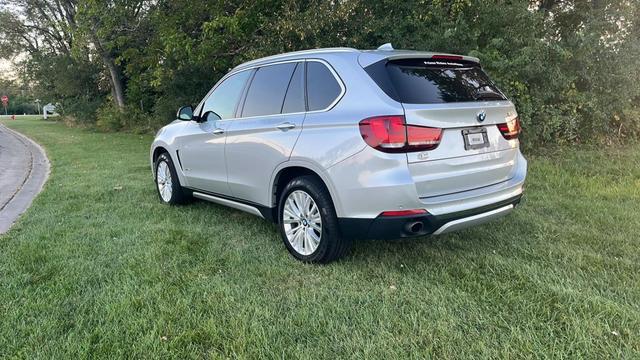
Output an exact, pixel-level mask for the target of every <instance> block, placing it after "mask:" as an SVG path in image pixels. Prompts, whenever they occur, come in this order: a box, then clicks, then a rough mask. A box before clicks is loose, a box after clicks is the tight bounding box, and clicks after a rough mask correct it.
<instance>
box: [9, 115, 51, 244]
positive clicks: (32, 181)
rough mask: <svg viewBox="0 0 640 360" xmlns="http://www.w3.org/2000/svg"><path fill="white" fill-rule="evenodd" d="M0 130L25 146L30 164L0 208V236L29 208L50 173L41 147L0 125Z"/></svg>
mask: <svg viewBox="0 0 640 360" xmlns="http://www.w3.org/2000/svg"><path fill="white" fill-rule="evenodd" d="M0 129H2V130H3V131H5V132H6V133H8V134H11V135H12V136H14V137H15V138H16V139H18V140H19V141H20V142H22V143H23V144H25V146H26V148H27V149H29V151H30V156H31V164H30V166H29V174H28V175H27V177H26V178H25V180H24V181H23V182H22V184H21V185H20V186H19V188H18V189H17V190H16V192H15V193H14V194H13V196H12V197H11V198H10V199H9V201H7V202H6V203H5V204H4V205H3V206H2V208H0V234H4V233H6V232H7V231H9V229H10V228H11V226H12V225H13V224H14V223H15V222H16V221H17V220H18V218H19V217H20V215H22V214H23V213H24V212H25V211H26V210H27V209H28V208H29V206H31V203H32V202H33V199H35V197H36V196H37V195H38V194H39V193H40V191H42V189H43V187H44V184H45V183H46V182H47V180H48V178H49V174H50V173H51V163H50V162H49V158H48V157H47V153H46V151H45V150H44V148H43V147H42V146H40V145H39V144H38V143H36V142H35V141H33V140H31V139H30V138H29V137H27V136H25V135H23V134H21V133H19V132H17V131H15V130H12V129H10V128H9V127H7V126H5V125H3V124H0Z"/></svg>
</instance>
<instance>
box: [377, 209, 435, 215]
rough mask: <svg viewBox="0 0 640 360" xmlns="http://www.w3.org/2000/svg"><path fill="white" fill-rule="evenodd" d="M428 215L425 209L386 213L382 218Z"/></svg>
mask: <svg viewBox="0 0 640 360" xmlns="http://www.w3.org/2000/svg"><path fill="white" fill-rule="evenodd" d="M422 214H427V210H425V209H415V210H395V211H385V212H383V213H382V214H380V216H409V215H422Z"/></svg>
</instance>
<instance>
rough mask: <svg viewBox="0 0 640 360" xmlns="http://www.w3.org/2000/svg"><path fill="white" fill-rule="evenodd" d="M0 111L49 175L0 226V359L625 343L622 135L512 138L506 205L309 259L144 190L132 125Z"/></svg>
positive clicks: (638, 228)
mask: <svg viewBox="0 0 640 360" xmlns="http://www.w3.org/2000/svg"><path fill="white" fill-rule="evenodd" d="M2 122H3V123H5V124H7V125H8V126H10V127H11V128H13V129H15V130H18V131H20V132H22V133H24V134H26V135H28V136H30V137H32V138H33V139H35V140H36V141H37V142H39V143H40V144H42V145H44V147H45V148H46V150H47V153H48V156H49V158H50V160H51V162H52V174H51V177H50V178H49V181H48V183H47V185H46V187H45V189H44V191H43V192H42V193H41V194H40V196H39V197H38V198H37V199H36V201H35V202H34V205H33V207H32V208H31V209H30V210H29V211H28V212H27V213H26V214H25V216H23V218H22V219H21V220H20V221H19V223H18V224H17V225H16V226H15V227H14V228H13V229H12V230H11V231H10V232H9V233H8V234H6V235H4V236H0V358H2V357H19V358H33V357H41V358H61V357H65V358H71V357H81V358H86V357H90V356H113V357H131V358H141V357H144V358H148V357H173V358H196V357H213V358H219V357H224V358H227V357H231V358H247V357H249V358H255V357H269V358H287V359H288V358H327V359H334V358H344V357H362V358H385V359H386V358H391V357H398V358H423V357H428V356H430V355H431V356H433V357H434V358H442V357H448V358H453V357H463V356H480V357H488V356H493V357H498V356H499V357H536V358H537V357H554V358H563V357H571V358H573V357H590V358H611V357H614V358H620V357H624V358H634V357H635V358H637V357H640V250H639V249H638V246H639V240H638V239H639V238H638V234H639V233H640V146H633V147H627V148H612V149H602V148H595V147H573V148H566V149H563V150H554V151H551V152H549V153H548V154H546V155H545V156H531V155H530V156H528V158H529V160H530V161H529V166H530V174H529V178H528V183H527V189H526V197H525V200H524V203H523V204H522V206H520V207H519V208H518V209H517V211H515V212H513V213H512V214H511V215H509V216H508V217H506V218H504V219H501V220H498V221H495V222H493V223H490V224H487V225H484V226H480V227H476V228H473V229H469V230H465V231H462V232H459V233H455V234H449V235H445V236H441V237H433V238H431V237H426V238H419V239H414V240H404V241H389V242H381V241H366V242H359V243H357V244H356V245H355V247H354V249H353V251H352V253H351V255H350V256H349V257H347V258H346V259H344V260H342V261H340V262H337V263H333V264H330V265H328V266H316V265H305V264H302V263H300V262H297V261H295V260H294V259H293V258H292V257H291V256H290V255H289V254H288V253H287V251H286V249H285V248H284V245H283V244H282V243H281V240H280V237H279V234H278V233H277V231H276V227H275V226H274V225H271V224H269V223H267V222H266V221H264V220H261V219H258V218H256V217H253V216H251V215H248V214H245V213H242V212H239V211H235V210H232V209H227V208H224V207H221V206H217V205H214V204H210V203H205V202H196V203H194V204H191V205H188V206H182V207H167V206H164V205H162V204H161V203H160V202H159V200H158V199H157V195H156V192H155V189H154V185H153V181H152V177H151V171H150V167H149V163H148V149H149V144H150V142H151V137H149V136H138V135H130V134H100V133H93V132H88V131H84V130H79V129H70V128H66V127H64V126H63V125H61V124H56V123H53V122H45V121H42V120H33V119H19V120H14V121H11V120H2Z"/></svg>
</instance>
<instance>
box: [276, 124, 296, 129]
mask: <svg viewBox="0 0 640 360" xmlns="http://www.w3.org/2000/svg"><path fill="white" fill-rule="evenodd" d="M295 127H296V124H292V123H290V122H283V123H282V124H279V125H278V126H276V128H277V129H278V130H282V131H287V130H291V129H293V128H295Z"/></svg>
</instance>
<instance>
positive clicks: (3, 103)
mask: <svg viewBox="0 0 640 360" xmlns="http://www.w3.org/2000/svg"><path fill="white" fill-rule="evenodd" d="M8 103H9V97H8V96H7V95H2V105H4V106H7V104H8Z"/></svg>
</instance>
